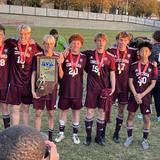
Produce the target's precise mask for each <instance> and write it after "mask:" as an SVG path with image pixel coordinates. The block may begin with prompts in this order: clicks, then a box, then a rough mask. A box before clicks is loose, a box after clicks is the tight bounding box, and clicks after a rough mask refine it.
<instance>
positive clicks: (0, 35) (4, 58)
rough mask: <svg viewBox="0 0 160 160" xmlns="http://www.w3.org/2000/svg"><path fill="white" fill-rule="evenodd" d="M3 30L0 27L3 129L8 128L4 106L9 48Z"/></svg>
mask: <svg viewBox="0 0 160 160" xmlns="http://www.w3.org/2000/svg"><path fill="white" fill-rule="evenodd" d="M4 39H5V28H4V27H3V26H2V25H0V105H1V111H2V117H3V123H4V128H7V127H9V126H10V115H9V111H8V105H7V104H6V94H7V88H8V73H9V62H8V61H9V59H8V56H9V48H8V46H7V45H6V44H5V42H4Z"/></svg>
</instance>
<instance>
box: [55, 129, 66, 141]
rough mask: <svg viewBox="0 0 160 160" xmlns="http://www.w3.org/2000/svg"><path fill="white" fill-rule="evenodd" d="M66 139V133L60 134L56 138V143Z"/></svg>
mask: <svg viewBox="0 0 160 160" xmlns="http://www.w3.org/2000/svg"><path fill="white" fill-rule="evenodd" d="M64 138H65V136H64V133H62V132H59V133H58V135H57V137H56V138H55V142H57V143H59V142H61V141H62V140H63V139H64Z"/></svg>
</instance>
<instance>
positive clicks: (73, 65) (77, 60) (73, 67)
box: [69, 53, 80, 70]
mask: <svg viewBox="0 0 160 160" xmlns="http://www.w3.org/2000/svg"><path fill="white" fill-rule="evenodd" d="M69 60H70V62H71V66H72V69H73V70H75V69H76V67H77V65H78V62H79V60H80V53H79V54H78V56H77V59H76V62H74V61H73V55H72V53H70V54H69Z"/></svg>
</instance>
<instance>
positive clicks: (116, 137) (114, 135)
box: [113, 133, 120, 143]
mask: <svg viewBox="0 0 160 160" xmlns="http://www.w3.org/2000/svg"><path fill="white" fill-rule="evenodd" d="M113 141H114V142H115V143H120V140H119V134H115V133H114V134H113Z"/></svg>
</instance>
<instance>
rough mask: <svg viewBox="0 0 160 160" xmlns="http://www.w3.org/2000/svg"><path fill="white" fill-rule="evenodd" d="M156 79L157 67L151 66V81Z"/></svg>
mask: <svg viewBox="0 0 160 160" xmlns="http://www.w3.org/2000/svg"><path fill="white" fill-rule="evenodd" d="M157 79H158V67H154V66H153V73H152V80H157Z"/></svg>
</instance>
